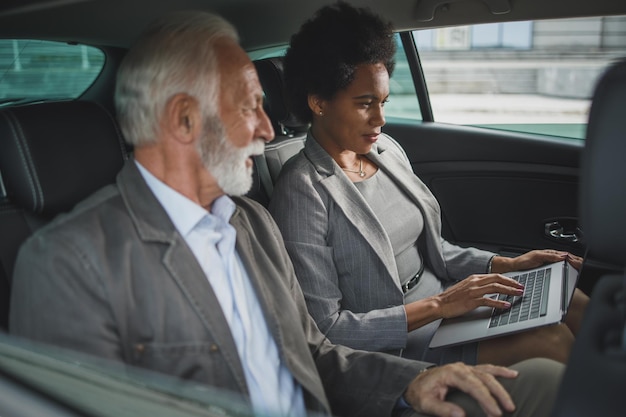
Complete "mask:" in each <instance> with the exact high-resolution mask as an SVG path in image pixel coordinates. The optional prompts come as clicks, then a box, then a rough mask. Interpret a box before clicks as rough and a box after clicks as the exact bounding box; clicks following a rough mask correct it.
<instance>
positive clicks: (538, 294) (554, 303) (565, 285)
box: [430, 261, 578, 348]
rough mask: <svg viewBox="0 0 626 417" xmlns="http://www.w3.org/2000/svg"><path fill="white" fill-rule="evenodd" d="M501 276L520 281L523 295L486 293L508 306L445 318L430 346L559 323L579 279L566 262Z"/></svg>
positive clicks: (475, 310) (483, 308) (439, 345)
mask: <svg viewBox="0 0 626 417" xmlns="http://www.w3.org/2000/svg"><path fill="white" fill-rule="evenodd" d="M502 275H505V276H508V277H510V278H513V279H515V280H517V281H518V282H520V283H522V284H523V285H524V287H525V288H524V294H523V295H521V296H517V297H514V296H510V295H505V294H487V295H485V297H492V298H495V297H498V298H499V299H500V300H506V301H509V302H510V303H511V308H509V309H506V310H500V309H494V308H492V307H478V308H476V309H474V310H472V311H470V312H468V313H466V314H464V315H462V316H459V317H455V318H451V319H444V320H443V321H442V322H441V324H440V326H439V328H438V329H437V331H436V332H435V335H434V336H433V339H432V340H431V342H430V347H431V348H438V347H442V346H451V345H458V344H463V343H467V342H473V341H477V340H482V339H487V338H490V337H494V336H501V335H504V334H508V333H515V332H521V331H523V330H527V329H530V328H533V327H539V326H547V325H550V324H556V323H559V322H561V320H562V319H563V316H564V315H565V313H566V312H567V308H568V307H569V304H570V301H571V299H572V296H573V294H574V290H575V289H576V283H577V281H578V271H577V270H576V269H574V268H573V267H572V266H571V265H570V264H569V263H567V262H566V261H562V262H556V263H553V264H548V265H544V266H542V267H539V268H535V269H530V270H527V271H517V272H509V273H506V274H502Z"/></svg>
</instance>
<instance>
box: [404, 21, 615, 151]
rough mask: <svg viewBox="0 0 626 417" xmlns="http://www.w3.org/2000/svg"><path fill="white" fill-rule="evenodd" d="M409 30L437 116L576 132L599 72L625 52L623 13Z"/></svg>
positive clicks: (584, 119)
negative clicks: (413, 39) (412, 35)
mask: <svg viewBox="0 0 626 417" xmlns="http://www.w3.org/2000/svg"><path fill="white" fill-rule="evenodd" d="M413 34H414V38H415V42H416V46H417V48H418V51H419V55H420V59H421V64H422V67H423V70H424V76H425V79H426V84H427V87H428V92H429V95H430V101H431V106H432V109H433V116H434V119H435V120H436V121H438V122H445V123H455V124H462V125H474V126H482V127H489V128H496V129H504V130H513V131H521V132H531V133H540V134H547V135H556V136H563V137H570V138H578V139H583V138H584V134H585V130H586V123H587V118H588V114H589V106H590V99H591V96H592V94H593V89H594V86H595V83H596V82H597V80H598V77H599V76H600V75H601V74H602V73H603V71H605V70H606V68H607V67H608V66H609V65H611V63H613V62H615V61H616V60H618V59H619V58H622V57H625V56H626V16H612V17H594V18H580V19H564V20H545V21H535V22H511V23H497V24H483V25H475V26H462V27H453V28H441V29H429V30H416V31H414V32H413ZM418 117H419V116H418Z"/></svg>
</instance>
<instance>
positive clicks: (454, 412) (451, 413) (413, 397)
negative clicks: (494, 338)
mask: <svg viewBox="0 0 626 417" xmlns="http://www.w3.org/2000/svg"><path fill="white" fill-rule="evenodd" d="M516 376H517V371H514V370H512V369H508V368H504V367H501V366H494V365H477V366H469V365H465V364H464V363H461V362H457V363H453V364H448V365H443V366H439V367H434V368H430V369H428V370H427V371H425V372H422V373H420V374H419V375H418V376H417V377H416V378H415V379H414V380H413V381H412V382H411V384H410V385H409V387H408V388H407V390H406V392H405V394H404V398H405V400H406V401H407V402H408V403H409V404H410V405H411V406H412V407H413V408H414V409H415V410H416V411H417V412H419V413H425V414H433V415H436V416H442V417H463V416H465V411H464V410H463V409H461V407H459V406H458V405H456V404H453V403H451V402H447V401H445V399H446V395H447V394H448V392H450V391H451V390H453V389H458V390H460V391H463V392H465V393H467V394H469V395H470V396H472V397H473V398H474V399H475V400H476V401H477V402H478V403H479V404H480V406H481V408H482V409H483V410H484V412H485V414H487V416H494V417H495V416H501V415H502V413H503V412H502V409H504V410H505V411H507V412H512V411H514V410H515V404H513V400H512V399H511V396H510V395H509V393H508V392H507V391H506V390H505V389H504V387H503V386H502V385H500V383H499V382H498V381H497V380H496V377H503V378H515V377H516Z"/></svg>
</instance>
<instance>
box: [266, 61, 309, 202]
mask: <svg viewBox="0 0 626 417" xmlns="http://www.w3.org/2000/svg"><path fill="white" fill-rule="evenodd" d="M254 65H255V66H256V69H257V73H258V74H259V80H260V81H261V86H262V87H263V92H264V94H265V102H264V107H265V111H266V112H267V114H268V116H269V118H270V120H271V121H272V126H273V127H274V132H275V134H276V137H275V139H274V140H273V141H272V142H270V143H268V144H267V145H266V146H265V156H264V157H261V158H257V160H256V161H255V162H256V168H257V171H258V175H259V178H260V181H261V184H262V185H263V187H264V190H265V192H266V194H267V197H268V198H269V197H271V194H272V190H273V185H274V183H275V182H276V179H277V178H278V174H279V173H280V170H281V168H282V166H283V165H284V164H285V162H287V161H288V160H289V158H291V157H292V156H294V155H295V154H297V153H298V152H299V151H300V149H302V148H303V147H304V140H305V139H306V132H307V129H308V127H309V126H308V124H307V123H303V122H301V121H300V120H298V118H297V117H296V116H295V115H294V114H293V113H291V112H290V111H289V107H288V105H287V99H286V94H285V80H284V76H283V58H282V57H272V58H265V59H259V60H256V61H254Z"/></svg>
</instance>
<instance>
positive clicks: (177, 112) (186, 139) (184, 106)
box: [163, 93, 201, 143]
mask: <svg viewBox="0 0 626 417" xmlns="http://www.w3.org/2000/svg"><path fill="white" fill-rule="evenodd" d="M163 121H164V124H165V126H164V127H165V128H166V130H167V131H168V132H169V134H170V135H171V136H172V137H173V138H174V139H176V140H178V141H180V142H182V143H191V142H193V141H194V140H195V139H196V137H197V135H198V132H199V129H200V122H201V118H200V106H199V103H198V100H196V98H195V97H192V96H190V95H188V94H184V93H180V94H176V95H174V96H173V97H172V98H170V100H169V101H168V102H167V105H166V106H165V117H164V120H163Z"/></svg>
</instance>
